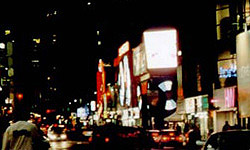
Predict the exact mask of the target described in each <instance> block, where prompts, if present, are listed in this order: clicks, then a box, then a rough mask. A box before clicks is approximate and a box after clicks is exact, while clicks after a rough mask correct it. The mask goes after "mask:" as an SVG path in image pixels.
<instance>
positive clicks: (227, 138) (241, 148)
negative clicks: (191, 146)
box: [202, 130, 250, 150]
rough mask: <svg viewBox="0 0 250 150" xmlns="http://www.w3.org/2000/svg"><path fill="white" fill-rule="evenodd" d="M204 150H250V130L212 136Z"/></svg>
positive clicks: (224, 132)
mask: <svg viewBox="0 0 250 150" xmlns="http://www.w3.org/2000/svg"><path fill="white" fill-rule="evenodd" d="M202 149H203V150H249V149H250V130H229V131H223V132H217V133H214V134H212V135H211V136H210V137H209V138H208V140H207V141H206V142H205V143H204V146H203V148H202Z"/></svg>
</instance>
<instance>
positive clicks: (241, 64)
mask: <svg viewBox="0 0 250 150" xmlns="http://www.w3.org/2000/svg"><path fill="white" fill-rule="evenodd" d="M249 43H250V31H247V32H243V33H240V34H239V35H237V37H236V52H237V76H238V78H237V81H238V104H239V113H240V117H250V44H249Z"/></svg>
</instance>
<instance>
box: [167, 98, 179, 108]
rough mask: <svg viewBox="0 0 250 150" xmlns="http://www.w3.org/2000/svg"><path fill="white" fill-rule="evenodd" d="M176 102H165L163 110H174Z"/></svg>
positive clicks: (171, 100)
mask: <svg viewBox="0 0 250 150" xmlns="http://www.w3.org/2000/svg"><path fill="white" fill-rule="evenodd" d="M176 106H177V105H176V102H175V101H174V100H173V99H170V100H167V101H166V105H165V110H173V109H175V108H176Z"/></svg>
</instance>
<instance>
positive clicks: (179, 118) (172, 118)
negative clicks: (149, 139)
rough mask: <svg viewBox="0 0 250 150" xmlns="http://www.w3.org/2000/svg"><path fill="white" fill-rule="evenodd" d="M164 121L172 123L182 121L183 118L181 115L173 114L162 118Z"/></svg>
mask: <svg viewBox="0 0 250 150" xmlns="http://www.w3.org/2000/svg"><path fill="white" fill-rule="evenodd" d="M164 121H173V122H178V121H184V116H183V115H181V114H177V113H176V112H175V113H173V114H172V115H170V116H168V117H166V118H164Z"/></svg>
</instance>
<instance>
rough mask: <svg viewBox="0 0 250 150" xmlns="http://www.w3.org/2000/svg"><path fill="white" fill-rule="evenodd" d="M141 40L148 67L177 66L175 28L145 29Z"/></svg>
mask: <svg viewBox="0 0 250 150" xmlns="http://www.w3.org/2000/svg"><path fill="white" fill-rule="evenodd" d="M143 40H144V44H145V50H146V58H147V68H148V69H164V68H175V67H177V65H178V63H177V31H176V30H175V29H161V30H149V31H145V32H144V33H143Z"/></svg>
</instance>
